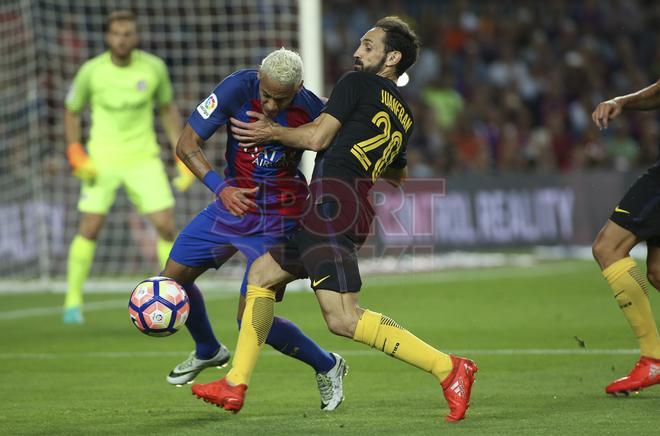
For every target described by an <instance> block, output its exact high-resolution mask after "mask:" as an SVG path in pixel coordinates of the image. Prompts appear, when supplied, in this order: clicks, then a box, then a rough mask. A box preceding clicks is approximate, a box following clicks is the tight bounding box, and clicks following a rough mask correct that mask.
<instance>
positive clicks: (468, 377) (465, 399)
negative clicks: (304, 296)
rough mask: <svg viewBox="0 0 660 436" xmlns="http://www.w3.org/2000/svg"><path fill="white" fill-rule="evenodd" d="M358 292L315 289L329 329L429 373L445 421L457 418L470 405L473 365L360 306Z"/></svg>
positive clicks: (456, 419) (461, 415) (458, 419)
mask: <svg viewBox="0 0 660 436" xmlns="http://www.w3.org/2000/svg"><path fill="white" fill-rule="evenodd" d="M358 295H359V294H358V293H357V292H347V293H339V292H335V291H329V290H317V291H316V298H317V299H318V301H319V305H320V306H321V311H322V313H323V317H324V319H325V321H326V324H327V325H328V328H329V329H330V331H331V332H332V333H334V334H336V335H340V336H345V337H348V338H351V339H353V340H354V341H356V342H360V343H363V344H366V345H369V346H370V347H372V348H375V349H378V350H380V351H382V352H383V353H385V354H387V355H389V356H392V357H394V358H396V359H398V360H401V361H403V362H406V363H409V364H411V365H413V366H416V367H417V368H420V369H422V370H424V371H426V372H430V373H431V374H433V376H435V377H436V379H437V380H438V381H439V382H440V384H441V386H442V388H443V392H444V396H445V399H446V400H447V403H448V404H449V414H448V415H447V416H446V418H445V420H446V421H447V422H454V421H460V420H461V419H463V418H464V417H465V413H466V412H467V409H468V407H469V406H470V393H471V390H472V384H473V383H474V374H475V373H476V372H477V366H476V364H475V363H474V362H473V361H471V360H468V359H464V358H460V357H456V356H450V355H447V354H445V353H442V352H441V351H438V350H436V349H435V348H433V347H431V346H430V345H428V344H427V343H425V342H424V341H422V340H421V339H419V338H417V337H416V336H415V335H413V334H412V333H410V332H409V331H408V330H406V329H404V328H403V327H401V326H400V325H399V324H398V323H397V322H396V321H394V320H393V319H391V318H389V317H387V316H385V315H382V314H380V313H376V312H372V311H370V310H368V309H362V308H361V307H360V306H359V305H358Z"/></svg>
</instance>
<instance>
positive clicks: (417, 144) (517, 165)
mask: <svg viewBox="0 0 660 436" xmlns="http://www.w3.org/2000/svg"><path fill="white" fill-rule="evenodd" d="M323 8H324V9H323V27H324V34H323V41H324V45H325V47H324V50H325V78H326V83H327V85H328V89H331V86H332V84H334V83H335V82H336V81H337V79H339V77H341V75H342V74H343V73H344V72H345V71H347V70H350V69H352V63H353V59H352V57H351V56H350V54H351V53H352V51H353V50H354V49H355V48H356V47H357V42H358V41H359V38H360V37H361V36H362V34H363V33H364V31H365V29H369V27H370V26H371V25H372V24H373V23H374V22H375V21H376V20H377V19H378V18H380V17H382V16H383V15H385V14H396V15H399V16H401V17H402V18H405V19H407V20H408V21H409V22H410V23H411V24H412V25H413V27H414V28H415V29H416V31H417V33H418V35H419V36H420V37H421V39H422V42H423V48H422V50H421V53H420V57H419V60H418V62H417V64H416V65H415V66H414V67H413V68H412V69H411V70H410V71H409V73H410V76H411V80H410V82H409V84H408V85H407V86H406V87H405V88H403V92H404V94H405V95H406V96H407V98H408V101H409V103H410V104H411V107H412V110H413V113H414V117H415V132H414V134H413V137H412V139H411V143H410V144H409V148H408V150H409V151H408V160H409V169H410V171H411V174H412V176H417V177H429V176H438V175H450V174H452V173H456V172H475V171H493V172H499V171H523V172H525V171H529V172H531V171H562V172H563V171H572V170H579V169H588V168H602V169H611V170H616V171H627V170H638V169H639V168H642V167H645V166H649V165H651V164H652V163H653V162H655V160H656V159H657V157H658V147H659V146H660V132H659V129H658V122H657V120H658V114H657V112H628V113H626V114H624V116H622V117H619V118H618V119H616V120H615V121H614V122H612V123H611V124H610V127H609V128H608V129H607V130H604V131H599V130H598V129H597V128H596V127H595V125H594V124H593V122H592V121H591V112H592V111H593V109H594V108H595V107H596V105H597V104H598V103H599V102H601V101H603V100H605V99H610V98H613V97H615V96H617V95H622V94H627V93H630V92H632V91H635V90H638V89H641V88H643V87H646V86H648V85H650V84H652V83H654V82H655V81H657V80H658V79H659V78H660V32H658V29H660V2H658V1H654V0H649V1H644V0H620V1H617V0H608V1H605V2H603V1H598V0H580V1H574V0H553V1H522V0H520V1H514V0H473V1H468V0H463V1H449V0H418V1H414V2H412V1H404V0H361V1H360V2H355V1H353V0H324V1H323Z"/></svg>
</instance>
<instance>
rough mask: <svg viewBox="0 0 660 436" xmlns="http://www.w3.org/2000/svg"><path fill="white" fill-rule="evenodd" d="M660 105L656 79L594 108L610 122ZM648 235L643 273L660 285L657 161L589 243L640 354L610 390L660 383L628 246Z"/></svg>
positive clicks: (646, 308) (658, 340)
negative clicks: (634, 111) (631, 111)
mask: <svg viewBox="0 0 660 436" xmlns="http://www.w3.org/2000/svg"><path fill="white" fill-rule="evenodd" d="M624 109H625V110H638V111H639V110H642V111H644V110H652V109H660V80H659V81H658V82H656V83H654V84H653V85H651V86H648V87H646V88H644V89H642V90H639V91H637V92H635V93H632V94H628V95H623V96H619V97H616V98H613V99H612V100H607V101H604V102H602V103H600V104H599V105H598V106H597V107H596V109H595V110H594V112H593V114H592V118H593V120H594V123H596V125H597V126H598V127H599V128H601V129H603V128H607V126H608V122H609V120H611V119H614V118H616V117H617V116H619V114H621V111H622V110H624ZM641 241H646V246H647V247H648V254H647V257H646V266H647V273H646V276H647V278H648V280H649V281H650V282H651V284H652V285H653V287H654V288H656V289H658V290H660V161H659V162H656V163H655V165H653V166H652V167H651V168H649V170H648V171H647V172H646V173H644V174H643V175H642V176H641V177H640V178H639V179H637V181H636V182H635V183H634V184H633V185H632V186H631V187H630V189H629V190H628V192H627V193H626V194H625V195H624V196H623V198H622V199H621V201H620V202H619V204H618V205H617V206H616V207H615V208H614V211H613V212H612V215H611V216H610V219H609V220H608V221H607V223H605V226H604V227H603V228H602V230H601V231H600V232H599V233H598V236H597V237H596V241H595V242H594V244H593V253H594V257H595V258H596V261H597V262H598V264H599V265H600V268H601V269H602V271H603V276H605V279H607V281H608V283H609V284H610V287H611V288H612V292H613V293H614V298H615V299H616V301H617V303H618V304H619V307H620V308H621V310H622V311H623V314H624V316H625V317H626V319H627V320H628V322H629V323H630V327H631V328H632V330H633V332H634V333H635V336H636V337H637V340H638V341H639V348H640V351H641V357H640V359H639V360H638V361H637V363H636V364H635V367H634V368H633V369H632V371H630V373H629V374H628V375H627V376H625V377H622V378H620V379H617V380H615V381H613V382H612V383H610V384H609V385H607V386H606V387H605V392H607V393H608V394H612V395H618V394H624V395H628V393H629V392H631V391H633V392H635V391H639V390H640V389H643V388H647V387H649V386H652V385H655V384H660V337H659V336H658V328H657V326H656V324H655V319H654V318H653V312H652V311H651V305H650V303H649V297H648V290H647V288H646V280H645V279H644V276H643V274H642V273H641V271H640V270H639V269H638V268H637V265H636V264H635V261H634V260H633V259H632V258H631V257H630V250H631V249H632V248H633V247H634V246H635V245H637V244H638V243H639V242H641Z"/></svg>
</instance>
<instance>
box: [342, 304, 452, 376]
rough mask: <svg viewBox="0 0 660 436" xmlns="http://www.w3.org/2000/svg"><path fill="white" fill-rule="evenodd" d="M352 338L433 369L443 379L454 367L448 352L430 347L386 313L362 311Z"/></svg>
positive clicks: (428, 369) (430, 370) (405, 360)
mask: <svg viewBox="0 0 660 436" xmlns="http://www.w3.org/2000/svg"><path fill="white" fill-rule="evenodd" d="M353 340H354V341H357V342H361V343H363V344H367V345H369V346H370V347H373V348H376V349H379V350H380V351H382V352H384V353H385V354H388V355H390V356H392V357H395V358H397V359H399V360H401V361H404V362H406V363H409V364H411V365H413V366H416V367H417V368H420V369H423V370H424V371H426V372H430V373H431V374H433V375H434V376H435V377H436V378H437V379H438V381H440V382H442V381H443V380H444V379H445V378H446V377H447V376H448V375H449V373H450V372H451V370H452V367H453V365H452V363H451V359H450V358H449V355H448V354H445V353H443V352H441V351H438V350H436V349H435V348H433V347H431V346H430V345H429V344H427V343H426V342H424V341H422V340H421V339H419V338H418V337H417V336H415V335H413V334H412V333H410V332H409V331H408V330H406V329H404V328H403V327H401V326H400V325H399V324H397V323H396V322H395V321H394V320H392V319H390V318H388V317H387V316H385V315H382V314H380V313H376V312H371V311H370V310H365V311H364V313H362V316H361V317H360V320H359V321H358V324H357V327H356V329H355V335H354V336H353Z"/></svg>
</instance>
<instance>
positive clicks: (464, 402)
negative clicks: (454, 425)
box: [441, 355, 478, 422]
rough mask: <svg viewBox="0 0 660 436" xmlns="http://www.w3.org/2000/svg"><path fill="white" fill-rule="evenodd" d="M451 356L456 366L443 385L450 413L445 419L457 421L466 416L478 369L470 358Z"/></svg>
mask: <svg viewBox="0 0 660 436" xmlns="http://www.w3.org/2000/svg"><path fill="white" fill-rule="evenodd" d="M449 357H451V361H452V363H453V364H454V368H453V369H452V370H451V372H450V373H449V375H448V376H447V378H446V379H445V380H444V381H443V382H442V383H441V385H442V390H443V391H444V394H445V399H446V400H447V404H449V415H447V416H445V421H447V422H456V421H460V420H461V419H463V418H465V412H467V410H468V408H469V407H470V391H471V390H472V384H473V383H474V374H475V373H476V372H477V370H478V369H477V364H476V363H474V362H473V361H471V360H469V359H463V358H461V357H456V356H451V355H450V356H449Z"/></svg>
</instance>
